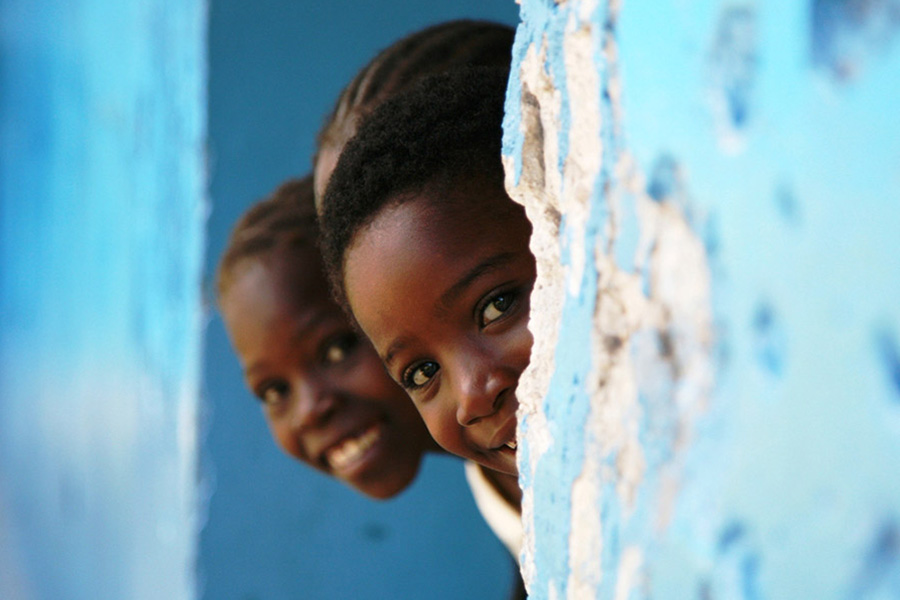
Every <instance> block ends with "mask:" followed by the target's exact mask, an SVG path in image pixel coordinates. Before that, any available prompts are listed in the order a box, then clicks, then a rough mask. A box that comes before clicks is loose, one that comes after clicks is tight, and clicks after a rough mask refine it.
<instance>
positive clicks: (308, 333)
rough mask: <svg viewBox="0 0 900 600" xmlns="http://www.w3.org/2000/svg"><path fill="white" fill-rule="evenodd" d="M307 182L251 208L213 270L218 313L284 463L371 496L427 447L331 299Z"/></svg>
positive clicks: (400, 396)
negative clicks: (298, 463) (294, 461)
mask: <svg viewBox="0 0 900 600" xmlns="http://www.w3.org/2000/svg"><path fill="white" fill-rule="evenodd" d="M318 237H319V232H318V225H317V220H316V213H315V207H314V205H313V192H312V179H311V178H310V177H307V178H305V179H303V180H295V181H290V182H288V183H285V184H284V185H282V186H281V187H279V188H278V189H277V190H276V191H275V192H274V193H273V194H272V195H271V196H270V197H269V198H267V199H265V200H263V201H261V202H259V203H257V204H256V205H254V206H253V207H252V208H251V209H250V210H249V211H247V212H246V213H245V214H244V215H243V217H242V218H241V219H240V220H239V221H238V223H237V225H236V226H235V228H234V230H233V232H232V234H231V238H230V240H229V243H228V247H227V249H226V250H225V252H224V254H223V257H222V259H221V262H220V264H219V269H218V281H217V289H218V296H219V305H220V308H221V313H222V316H223V318H224V321H225V326H226V329H227V330H228V334H229V337H230V339H231V342H232V345H233V346H234V349H235V351H236V353H237V355H238V357H239V359H240V362H241V365H242V368H243V370H244V376H245V380H246V382H247V386H248V387H249V388H250V390H252V392H253V393H254V395H255V396H256V397H257V398H259V400H260V402H261V405H262V409H263V413H264V415H265V418H266V420H267V422H268V424H269V428H270V430H271V432H272V436H273V438H274V439H275V441H276V443H277V444H278V445H279V446H280V447H281V449H282V450H283V451H284V452H285V453H287V454H288V455H290V456H292V457H294V458H296V459H298V460H300V461H302V462H304V463H306V464H308V465H310V466H312V467H314V468H316V469H318V470H319V471H322V472H324V473H327V474H329V475H331V476H334V477H337V478H338V479H340V480H342V481H344V482H345V483H347V484H349V485H350V486H352V487H353V488H355V489H357V490H358V491H360V492H362V493H364V494H367V495H369V496H372V497H375V498H388V497H391V496H394V495H396V494H398V493H399V492H401V491H402V490H403V489H405V488H406V487H407V486H408V485H409V484H410V483H411V482H412V480H413V479H414V478H415V476H416V474H417V472H418V469H419V465H420V462H421V459H422V455H423V453H424V452H425V451H426V450H430V449H437V446H436V445H435V444H434V441H433V440H432V439H431V437H430V436H429V435H428V432H427V430H426V429H425V426H424V424H423V423H422V419H421V418H420V417H419V415H418V414H417V413H416V411H415V408H414V407H413V406H412V404H411V403H410V401H409V398H408V397H407V395H406V394H405V392H404V391H403V390H402V389H400V388H399V387H398V386H397V385H396V384H395V383H394V382H393V381H392V380H391V379H390V377H388V376H387V374H386V373H385V371H384V367H383V366H382V364H381V361H380V359H379V358H378V356H377V355H376V354H375V352H374V350H373V349H372V346H371V345H370V344H369V342H368V340H366V339H365V337H363V336H361V335H360V334H359V333H358V332H357V331H356V330H355V329H354V327H353V326H352V324H351V322H350V321H349V320H348V318H347V317H346V315H345V313H344V311H343V310H342V309H341V308H340V307H339V306H338V305H337V304H336V303H335V302H334V300H333V299H332V297H331V294H330V291H329V286H328V283H327V280H326V278H325V275H324V271H323V267H322V259H321V255H320V253H319V251H318V248H317V241H318Z"/></svg>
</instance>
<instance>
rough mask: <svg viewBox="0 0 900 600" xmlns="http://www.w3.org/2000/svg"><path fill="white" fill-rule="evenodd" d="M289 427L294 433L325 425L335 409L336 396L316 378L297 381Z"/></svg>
mask: <svg viewBox="0 0 900 600" xmlns="http://www.w3.org/2000/svg"><path fill="white" fill-rule="evenodd" d="M294 390H295V394H296V397H295V401H294V407H293V412H292V415H291V426H292V428H293V429H294V431H295V432H300V431H303V430H305V429H309V428H311V427H318V426H320V425H322V424H323V423H325V421H327V420H328V418H329V417H330V416H331V414H332V413H333V412H334V411H335V409H336V408H337V396H336V394H335V393H334V391H333V390H332V389H331V386H329V385H327V382H325V381H323V380H321V379H317V378H312V377H310V378H302V379H298V380H297V381H296V383H295V384H294Z"/></svg>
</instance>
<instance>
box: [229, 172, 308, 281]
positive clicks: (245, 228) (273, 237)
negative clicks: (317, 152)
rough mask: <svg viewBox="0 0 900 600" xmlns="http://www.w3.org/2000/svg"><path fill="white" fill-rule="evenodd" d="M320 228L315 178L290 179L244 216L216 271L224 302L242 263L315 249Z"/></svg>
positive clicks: (235, 227) (232, 234) (233, 231)
mask: <svg viewBox="0 0 900 600" xmlns="http://www.w3.org/2000/svg"><path fill="white" fill-rule="evenodd" d="M318 239H319V227H318V223H317V218H316V209H315V204H314V201H313V185H312V176H310V175H307V176H306V177H304V178H302V179H290V180H288V181H286V182H284V183H282V184H281V185H280V186H279V187H278V188H277V189H276V190H275V191H274V192H272V193H271V194H270V195H269V196H268V197H267V198H265V199H263V200H261V201H259V202H257V203H256V204H254V205H253V206H252V207H251V208H250V209H249V210H248V211H247V212H245V213H244V214H243V216H241V218H240V219H239V220H238V222H237V223H236V224H235V226H234V229H233V230H232V232H231V236H230V237H229V238H228V245H227V246H226V247H225V251H224V252H223V253H222V258H221V259H220V261H219V266H218V269H217V270H216V292H217V295H218V297H219V298H220V299H221V298H222V297H223V296H224V295H225V293H226V292H227V291H228V288H229V287H230V286H231V284H232V283H233V282H234V278H235V274H236V268H237V266H238V264H239V263H241V262H243V261H244V260H247V259H251V258H258V257H261V256H265V255H268V254H270V253H272V252H273V251H274V250H276V249H281V248H286V247H290V248H298V247H299V248H310V247H312V248H315V247H316V245H317V244H318Z"/></svg>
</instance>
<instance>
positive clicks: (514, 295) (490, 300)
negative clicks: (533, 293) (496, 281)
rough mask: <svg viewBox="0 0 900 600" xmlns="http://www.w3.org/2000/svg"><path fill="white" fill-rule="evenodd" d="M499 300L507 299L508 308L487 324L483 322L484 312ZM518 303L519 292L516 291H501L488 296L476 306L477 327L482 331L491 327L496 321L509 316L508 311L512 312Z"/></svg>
mask: <svg viewBox="0 0 900 600" xmlns="http://www.w3.org/2000/svg"><path fill="white" fill-rule="evenodd" d="M501 298H506V299H507V302H508V306H507V307H506V308H505V309H504V310H503V311H501V312H500V314H499V315H498V316H497V317H495V318H494V319H491V320H490V321H488V322H485V318H484V314H485V312H486V311H487V310H488V308H490V307H491V306H493V305H494V303H495V302H497V301H498V300H500V299H501ZM518 302H519V291H518V290H502V291H498V292H496V293H493V294H491V295H489V296H488V297H487V298H485V299H484V301H483V302H482V303H481V304H480V305H479V306H478V308H477V310H476V316H477V319H478V326H479V327H481V328H482V329H484V328H485V327H487V326H488V325H491V324H493V323H496V322H497V321H500V320H502V319H504V318H506V317H507V316H508V315H510V314H511V312H510V311H512V310H513V309H514V308H516V306H517V305H518Z"/></svg>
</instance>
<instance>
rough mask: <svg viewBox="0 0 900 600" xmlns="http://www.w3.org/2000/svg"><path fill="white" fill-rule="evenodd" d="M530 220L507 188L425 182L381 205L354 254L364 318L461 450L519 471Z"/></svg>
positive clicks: (347, 265)
mask: <svg viewBox="0 0 900 600" xmlns="http://www.w3.org/2000/svg"><path fill="white" fill-rule="evenodd" d="M530 236H531V225H530V223H529V222H528V220H527V218H526V217H525V212H524V210H523V209H522V207H521V206H519V205H517V204H515V203H514V202H513V201H512V200H510V199H509V198H508V197H507V196H506V194H505V192H503V190H502V189H496V188H487V187H486V186H477V185H474V184H471V183H470V184H469V185H468V186H467V187H466V188H465V189H457V190H456V192H455V193H454V194H453V196H452V197H450V198H448V197H444V196H439V195H437V194H433V193H429V192H423V193H420V194H418V195H416V196H414V197H413V198H410V199H406V200H405V201H404V202H402V203H400V204H396V205H394V206H389V207H388V208H386V209H384V210H382V211H381V212H380V213H379V214H378V215H377V216H376V217H375V220H374V221H373V222H372V223H371V224H370V225H368V226H367V227H365V228H364V229H361V230H360V231H359V232H358V233H357V234H356V236H355V238H354V239H353V241H352V243H351V245H350V246H349V248H348V250H347V252H346V254H345V262H344V287H345V290H346V295H347V299H348V301H349V303H350V306H351V308H352V310H353V313H354V315H355V317H356V319H357V321H358V322H359V324H360V326H361V327H362V328H363V330H364V331H365V332H366V334H367V335H368V336H369V338H370V339H371V340H372V343H373V345H374V346H375V349H376V350H377V351H378V354H379V355H380V356H381V357H382V359H384V361H385V364H386V366H387V368H388V372H389V373H390V374H391V376H392V377H393V378H394V379H395V380H396V381H398V382H399V383H400V384H401V385H402V386H403V387H404V388H405V389H406V390H407V392H408V393H409V395H410V396H411V397H412V399H413V401H414V402H415V405H416V407H417V408H418V409H419V412H420V413H421V415H422V418H423V419H424V421H425V423H426V425H427V426H428V429H429V431H430V432H431V435H432V436H433V437H434V439H435V441H437V442H438V443H439V444H440V445H441V446H443V447H444V448H445V449H446V450H447V451H449V452H452V453H453V454H456V455H459V456H462V457H463V458H467V459H470V460H473V461H475V462H477V463H480V464H481V465H483V466H485V467H487V468H490V469H494V470H496V471H500V472H502V473H507V474H510V475H516V474H517V473H518V470H517V468H516V454H515V450H514V448H515V446H516V437H515V436H516V408H517V407H518V401H517V400H516V386H517V384H518V381H519V376H520V375H521V374H522V371H523V370H524V369H525V367H527V366H528V360H529V356H530V353H531V344H532V338H531V334H530V333H529V331H528V328H527V324H528V313H529V298H530V294H531V290H532V287H533V286H534V280H535V262H534V257H533V256H532V255H531V252H530V251H529V249H528V241H529V238H530Z"/></svg>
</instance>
